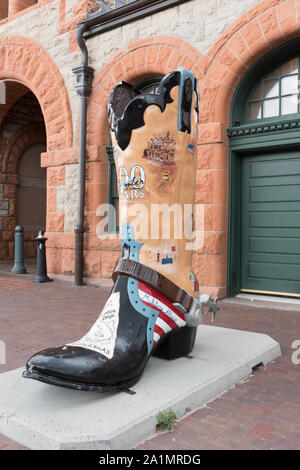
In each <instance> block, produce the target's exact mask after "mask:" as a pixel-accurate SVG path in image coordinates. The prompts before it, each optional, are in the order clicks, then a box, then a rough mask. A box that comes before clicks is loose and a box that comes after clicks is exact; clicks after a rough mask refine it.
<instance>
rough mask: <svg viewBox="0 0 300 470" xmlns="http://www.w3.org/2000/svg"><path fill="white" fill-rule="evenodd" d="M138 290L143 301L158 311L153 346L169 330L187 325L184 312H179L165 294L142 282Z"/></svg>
mask: <svg viewBox="0 0 300 470" xmlns="http://www.w3.org/2000/svg"><path fill="white" fill-rule="evenodd" d="M138 291H139V297H140V299H141V300H142V302H143V303H144V304H145V305H147V307H151V308H152V309H154V310H156V311H157V312H158V316H157V319H156V323H155V327H154V336H153V346H155V344H156V343H157V341H159V340H160V339H161V338H162V337H163V336H164V335H165V334H166V333H169V331H171V330H175V329H176V328H180V327H183V326H185V325H186V321H185V317H184V314H183V313H181V312H179V310H177V309H176V308H175V307H174V305H173V304H172V302H171V301H170V300H168V299H167V298H166V297H165V296H164V295H162V294H160V293H159V292H157V291H156V290H155V289H152V288H151V287H149V286H147V285H146V284H144V283H142V282H139V284H138Z"/></svg>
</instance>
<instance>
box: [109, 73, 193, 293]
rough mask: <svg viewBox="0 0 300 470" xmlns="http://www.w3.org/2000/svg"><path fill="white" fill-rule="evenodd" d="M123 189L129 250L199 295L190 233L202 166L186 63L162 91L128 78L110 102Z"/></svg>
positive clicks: (123, 224) (121, 208) (124, 230)
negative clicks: (146, 90) (140, 87)
mask: <svg viewBox="0 0 300 470" xmlns="http://www.w3.org/2000/svg"><path fill="white" fill-rule="evenodd" d="M109 115H110V122H111V128H112V132H111V136H112V143H113V148H114V158H115V164H116V170H117V178H118V189H119V217H120V226H121V227H122V250H123V253H122V256H123V257H129V258H130V259H133V260H135V261H140V262H141V263H142V264H144V265H146V266H149V267H150V268H152V269H154V270H156V271H158V272H159V273H161V274H163V275H164V276H166V277H167V278H169V279H170V280H171V281H172V282H174V283H176V284H177V285H178V286H179V287H181V288H183V289H184V290H186V291H187V292H188V293H190V294H191V295H193V296H196V295H197V292H196V290H195V278H194V274H193V272H192V250H191V249H189V248H190V245H191V240H190V237H191V235H192V233H191V232H192V227H193V207H194V202H195V179H196V168H197V122H198V92H197V83H196V80H195V78H194V76H193V74H192V73H191V72H188V71H186V70H184V69H180V70H178V71H176V72H171V73H170V74H168V75H167V76H166V77H164V79H163V80H162V81H161V83H160V86H159V89H158V92H157V94H155V95H150V94H145V95H137V93H136V91H135V90H134V88H133V87H131V86H130V85H128V84H124V83H121V84H120V85H118V86H117V87H116V88H115V89H114V90H113V92H112V94H111V97H110V103H109Z"/></svg>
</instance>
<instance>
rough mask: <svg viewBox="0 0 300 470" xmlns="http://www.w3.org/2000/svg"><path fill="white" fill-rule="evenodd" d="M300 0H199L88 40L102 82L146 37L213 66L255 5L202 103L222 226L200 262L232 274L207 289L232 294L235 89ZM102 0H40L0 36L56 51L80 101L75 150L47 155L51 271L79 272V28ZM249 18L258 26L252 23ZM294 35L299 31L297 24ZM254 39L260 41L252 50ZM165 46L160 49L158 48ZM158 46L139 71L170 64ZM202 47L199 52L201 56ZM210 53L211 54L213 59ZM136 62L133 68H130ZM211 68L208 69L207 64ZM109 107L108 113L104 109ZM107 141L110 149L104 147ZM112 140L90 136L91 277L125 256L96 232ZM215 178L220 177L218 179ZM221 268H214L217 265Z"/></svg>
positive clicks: (204, 177)
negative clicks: (229, 123)
mask: <svg viewBox="0 0 300 470" xmlns="http://www.w3.org/2000/svg"><path fill="white" fill-rule="evenodd" d="M279 3H280V4H281V5H282V7H281V8H280V11H279V9H278V10H276V12H274V11H273V10H271V11H270V12H266V14H264V15H263V14H262V16H261V22H260V23H259V24H258V22H257V20H256V19H255V17H256V16H257V15H258V14H260V13H262V12H263V9H259V4H264V5H265V7H264V8H265V9H271V7H272V6H273V5H277V4H279ZM296 3H297V4H298V0H296V2H295V1H294V0H281V1H280V0H264V1H262V2H260V1H259V0H243V1H241V0H192V1H189V2H186V3H183V4H181V5H179V6H177V7H173V8H169V9H168V10H165V11H162V12H160V13H157V14H155V15H152V16H149V17H146V18H144V19H141V20H139V21H137V22H134V23H130V24H128V25H124V26H122V27H120V28H119V29H115V30H113V31H108V32H106V33H104V34H103V35H102V36H101V37H99V36H95V37H93V38H91V39H89V40H88V49H89V55H90V65H92V66H93V67H94V69H95V76H96V77H97V76H98V75H101V73H102V68H103V67H104V66H106V64H108V63H110V64H111V63H113V61H114V60H115V61H116V62H117V60H116V59H115V55H116V54H117V53H118V52H119V51H120V49H122V48H125V47H127V46H128V50H129V49H130V46H129V45H130V44H132V43H136V42H137V41H140V43H139V44H141V43H142V42H141V41H143V40H147V38H149V37H155V36H169V37H171V43H172V44H171V46H172V47H170V49H168V52H169V53H173V58H174V57H177V56H176V54H180V47H181V46H183V47H185V46H184V43H183V42H182V41H184V42H185V44H190V45H191V46H193V47H194V48H195V50H196V52H195V51H194V56H197V60H199V57H201V55H202V56H205V55H206V57H203V59H204V60H207V62H209V61H211V60H212V57H213V56H214V53H216V51H217V50H218V48H215V52H213V51H212V49H211V48H212V46H213V45H214V44H216V42H217V43H218V41H219V38H220V35H221V34H222V33H223V32H224V31H225V30H226V28H227V27H231V25H232V24H233V23H234V22H235V20H237V19H238V18H239V17H240V15H242V14H243V13H245V12H247V11H248V10H249V9H250V8H251V7H253V10H252V12H251V13H250V15H249V16H246V15H243V17H242V20H241V22H240V26H239V27H235V28H236V29H234V30H233V31H230V32H229V33H228V38H231V35H233V34H234V33H235V32H236V31H237V30H238V29H239V28H240V27H242V26H244V25H245V30H244V36H243V38H242V37H241V36H240V35H239V33H237V34H236V35H235V38H234V41H231V42H232V47H231V49H229V50H227V49H226V48H225V51H224V53H223V55H220V57H218V58H217V60H216V61H215V62H214V63H213V64H212V66H211V67H210V69H209V71H208V72H207V74H206V77H205V80H206V81H205V86H204V87H203V90H204V91H203V96H202V103H204V104H201V106H202V108H201V113H202V116H201V118H202V121H201V126H200V128H199V130H200V137H199V142H200V143H201V145H202V146H203V147H202V149H201V150H202V151H203V154H202V155H203V159H202V160H201V162H200V163H201V165H202V167H201V169H200V170H199V174H198V175H197V181H198V187H199V189H200V188H201V194H200V191H199V194H198V198H197V200H198V201H199V202H204V203H205V201H206V203H207V201H208V200H209V204H211V208H210V212H209V214H208V217H209V216H210V214H212V213H214V214H215V215H214V216H213V219H214V220H213V222H214V225H213V224H212V225H210V222H209V220H208V225H207V227H209V228H208V229H207V242H206V245H205V247H204V252H203V253H201V254H199V257H200V256H201V258H199V262H198V258H197V257H196V258H197V263H198V264H199V266H200V265H201V266H203V267H204V268H201V269H202V270H203V269H204V271H206V273H205V272H204V271H203V278H204V276H205V275H206V278H207V279H208V277H209V276H208V274H207V272H208V271H210V272H212V271H213V270H214V271H216V272H217V273H220V272H222V276H221V275H220V276H219V277H218V278H217V277H213V275H211V277H210V278H209V284H207V286H218V287H216V291H215V292H216V293H218V289H219V292H221V293H223V294H224V285H225V283H226V230H227V225H226V224H227V216H226V194H227V193H226V191H227V190H226V185H227V181H226V179H227V178H228V173H227V169H226V166H225V164H224V162H226V156H227V155H228V149H227V145H226V144H227V140H226V137H224V136H225V132H224V126H225V123H226V119H225V118H224V113H223V112H222V108H223V107H224V109H225V107H226V106H227V104H228V102H229V101H230V99H231V96H232V95H230V93H229V91H228V90H229V89H230V90H231V91H232V90H234V87H235V86H236V85H237V83H238V80H239V79H240V77H241V76H242V74H243V73H244V72H245V70H246V69H247V67H246V66H245V65H244V64H245V63H249V64H251V63H252V62H253V60H254V58H255V54H256V51H258V53H259V54H261V53H262V50H263V48H264V53H265V52H266V51H267V50H269V47H272V45H273V42H272V38H271V36H272V34H274V38H275V39H276V40H277V38H278V37H280V38H281V39H282V38H283V37H284V34H285V30H288V28H289V24H292V23H293V20H292V19H291V18H297V15H296V14H295V6H294V5H296ZM95 4H96V0H40V1H39V4H38V5H35V6H32V7H30V8H29V9H27V10H24V11H23V12H20V13H18V14H16V15H15V17H14V18H13V19H12V20H7V21H6V20H3V21H0V38H1V37H11V36H15V35H18V36H23V37H25V38H28V39H31V40H32V41H34V42H36V43H37V44H38V45H40V46H41V47H42V48H43V49H44V50H45V51H46V52H47V53H48V54H49V57H50V59H51V61H53V63H54V64H56V66H57V67H58V69H59V71H60V74H61V75H62V78H63V81H64V83H65V85H66V88H67V91H68V95H69V99H70V103H71V111H72V118H71V116H70V119H72V126H73V148H70V145H69V144H68V145H66V148H63V144H64V143H63V142H61V143H60V148H59V149H56V148H54V147H53V148H52V147H51V151H50V152H48V153H47V154H45V155H44V157H43V159H42V164H43V166H47V167H49V168H48V169H47V175H48V176H47V180H48V195H47V198H48V200H47V207H48V209H47V210H48V217H47V232H49V234H50V235H51V236H49V240H48V247H49V249H48V255H49V263H48V266H49V272H58V273H62V272H63V273H71V272H72V270H73V264H74V263H73V261H74V259H73V258H74V254H73V248H74V236H73V227H74V225H75V223H76V207H77V197H76V187H75V184H74V182H75V180H76V172H77V170H78V168H77V165H76V162H77V146H78V118H79V97H78V96H77V94H76V92H75V90H74V75H73V73H72V67H73V66H74V65H78V64H80V62H81V56H80V52H79V50H78V47H77V45H76V41H75V33H76V23H77V21H78V20H79V19H82V18H83V16H84V12H85V11H86V10H87V9H90V8H93V7H94V6H95ZM256 6H258V8H257V9H256V8H254V7H256ZM293 9H294V10H293ZM292 10H293V12H292ZM297 11H298V10H297ZM291 12H292V13H291ZM289 15H290V16H289ZM278 17H280V20H278ZM276 18H277V19H276ZM252 20H253V21H252ZM279 21H280V26H279ZM295 21H297V19H296V20H295ZM247 22H248V23H250V24H248V25H247V24H246V23H247ZM276 28H277V29H276ZM294 30H296V27H295V28H294ZM298 31H299V30H298V29H297V32H298ZM280 35H281V36H280ZM269 37H270V38H271V39H270V45H269V44H268V43H267V42H266V41H267V40H266V38H267V39H268V38H269ZM289 37H291V36H288V34H287V36H286V38H289ZM176 38H177V39H176ZM248 39H249V44H250V45H248V44H246V43H247V41H248ZM176 40H177V41H178V44H177V45H176V47H177V49H176V47H175V44H176ZM274 43H275V42H274ZM257 45H259V47H260V49H259V47H258V46H257ZM173 46H174V47H173ZM221 46H222V44H221V45H220V47H221ZM138 47H141V46H138ZM186 47H187V46H186ZM159 48H160V46H158V48H157V49H159ZM154 49H155V48H154ZM154 49H151V48H150V47H149V48H148V49H147V51H146V53H145V54H146V55H145V54H144V51H143V54H144V55H142V54H141V55H139V54H138V52H135V51H134V53H133V54H136V56H135V57H136V63H135V66H134V67H135V70H136V71H137V69H138V68H139V70H142V69H143V62H145V61H147V62H150V59H151V57H150V56H151V54H152V52H153V57H155V60H156V58H157V60H161V61H163V60H165V61H167V60H168V58H169V56H168V57H164V56H163V54H160V52H161V51H160V52H159V53H158V50H154ZM197 51H198V53H199V54H197ZM208 52H209V54H210V55H209V54H208V55H207V53H208ZM0 57H1V51H0ZM237 57H239V59H237ZM128 60H129V58H128ZM195 60H196V59H195ZM138 61H140V62H138ZM170 63H171V61H170ZM172 64H174V67H175V68H176V66H177V64H176V61H174V60H173V62H172ZM127 65H128V66H129V65H130V64H129V62H128V64H127ZM160 65H161V64H160ZM122 67H123V66H122V64H121V65H120V64H119V70H118V71H116V73H115V75H113V77H110V82H109V87H113V86H114V84H115V83H116V82H117V81H118V80H120V78H122ZM195 67H196V65H195ZM233 67H235V69H234V68H233ZM162 69H163V67H162ZM242 69H243V70H242ZM120 70H121V74H120ZM147 70H148V71H149V70H150V68H148V69H147V67H146V66H145V67H144V72H145V73H146V72H147ZM205 71H207V68H206V69H205ZM0 72H1V62H0ZM137 75H138V74H137ZM130 76H131V78H132V80H134V79H135V76H134V72H133V71H131V72H130ZM136 79H137V77H136ZM99 81H100V79H99ZM107 84H108V82H107V83H106V84H105V83H104V82H101V84H100V85H99V89H100V91H101V88H102V92H99V95H98V101H95V102H90V105H89V109H90V111H89V113H90V117H91V120H93V116H94V115H95V116H96V115H97V119H99V116H101V120H102V121H104V120H106V111H105V101H106V100H107V96H108V95H107V94H108V92H109V90H108V89H106V87H107ZM95 86H96V83H95ZM221 93H223V98H222V99H223V101H222V99H221V98H220V100H219V101H218V103H220V105H219V109H218V110H215V109H214V108H213V105H214V103H215V102H217V100H216V97H217V95H218V94H221ZM218 96H219V95H218ZM225 105H226V106H225ZM100 107H101V112H100V111H99V109H100ZM227 111H228V110H227V108H226V112H227ZM50 114H51V113H50ZM95 119H96V118H95ZM49 128H50V129H52V130H53V128H54V129H57V130H59V126H58V125H57V124H56V122H54V123H53V122H50V125H49ZM100 140H101V146H100V145H97V144H98V141H100ZM107 143H108V139H107V134H105V135H102V136H101V139H100V138H99V136H98V128H97V127H95V129H94V133H91V134H89V136H88V146H89V155H88V163H87V183H88V184H87V203H86V226H87V228H88V232H89V234H88V236H86V240H85V249H86V252H85V260H86V273H87V274H89V275H92V276H94V277H101V276H107V277H108V276H109V275H110V271H111V268H112V262H113V261H114V258H113V254H114V250H115V251H116V252H117V251H118V249H119V244H118V243H117V242H116V243H114V242H110V246H109V247H108V246H107V244H106V245H105V244H104V243H102V242H101V241H99V240H98V239H97V237H96V235H95V227H96V224H97V222H98V221H99V218H97V216H96V211H95V207H96V205H97V202H99V201H101V202H103V201H105V200H107V157H106V153H105V145H106V144H107ZM217 149H218V150H217ZM219 160H222V163H220V165H222V166H221V168H218V170H220V171H218V172H217V171H211V170H212V169H214V170H215V168H216V167H215V166H212V165H218V162H219ZM212 178H215V179H214V180H213V181H212ZM0 182H1V181H0ZM211 187H214V188H219V187H221V188H222V195H220V194H219V193H220V191H219V192H218V191H215V192H214V194H213V195H212V191H211ZM223 193H224V194H223ZM0 197H1V196H0ZM214 206H215V207H214ZM3 210H4V209H3ZM214 211H215V212H214ZM212 227H213V228H212ZM220 227H221V228H220ZM217 245H218V246H217ZM212 253H214V256H211V255H212ZM208 255H209V256H208ZM197 256H198V255H197ZM212 265H214V267H213V268H212ZM224 273H225V274H224Z"/></svg>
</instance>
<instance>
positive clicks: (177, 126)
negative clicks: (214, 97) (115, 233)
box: [23, 69, 217, 391]
mask: <svg viewBox="0 0 300 470" xmlns="http://www.w3.org/2000/svg"><path fill="white" fill-rule="evenodd" d="M108 111H109V118H110V124H111V131H112V133H111V134H112V142H113V147H114V157H115V163H116V169H117V175H118V182H119V196H120V199H119V215H120V221H121V227H122V254H121V258H120V260H119V261H118V263H117V265H116V268H115V270H114V273H113V276H112V277H113V280H114V287H113V289H112V291H111V294H110V297H109V299H108V301H107V303H106V304H105V306H104V308H103V310H102V312H101V314H100V316H99V318H98V320H97V321H96V322H95V324H94V325H93V326H92V328H91V329H90V331H89V332H88V333H87V334H86V335H85V336H84V337H83V338H82V339H80V340H79V341H76V342H74V343H71V344H67V345H64V346H61V347H59V348H51V349H46V350H44V351H41V352H40V353H38V354H36V355H35V356H33V357H32V358H31V359H30V360H29V361H28V363H27V370H26V371H25V372H24V374H23V375H24V377H29V378H33V379H36V380H39V381H41V382H46V383H50V384H53V385H59V386H63V387H68V388H74V389H79V390H97V391H117V390H123V389H127V388H129V387H131V386H132V385H133V384H135V383H136V382H137V381H138V380H139V378H140V377H141V375H142V373H143V371H144V368H145V366H146V364H147V361H148V359H149V358H150V357H151V355H155V356H159V357H162V358H166V359H175V358H178V357H181V356H185V355H187V354H189V353H190V352H191V350H192V349H193V346H194V342H195V338H196V331H197V326H198V325H199V324H200V323H201V321H202V310H203V307H207V308H208V310H210V311H213V312H215V310H216V309H217V305H216V302H213V301H212V300H211V299H210V298H209V297H205V298H203V297H202V298H201V297H200V296H199V292H198V286H197V281H196V278H195V275H194V273H193V271H192V268H191V267H192V249H193V245H191V240H190V236H189V234H188V235H187V232H189V230H186V228H187V227H191V226H192V217H193V210H192V209H193V205H194V200H195V175H196V165H197V162H196V158H197V157H196V145H197V120H198V92H197V83H196V80H195V78H194V76H193V74H192V73H191V72H189V71H187V70H184V69H179V70H178V71H175V72H172V73H170V74H168V75H167V76H166V77H164V78H163V80H162V81H161V83H160V86H159V89H158V91H157V93H156V94H154V95H152V94H139V93H138V92H137V91H136V90H135V89H134V88H133V87H132V86H130V85H128V84H126V83H121V84H119V85H118V86H117V87H116V88H115V89H114V90H113V92H112V93H111V97H110V102H109V104H108ZM170 214H171V215H170Z"/></svg>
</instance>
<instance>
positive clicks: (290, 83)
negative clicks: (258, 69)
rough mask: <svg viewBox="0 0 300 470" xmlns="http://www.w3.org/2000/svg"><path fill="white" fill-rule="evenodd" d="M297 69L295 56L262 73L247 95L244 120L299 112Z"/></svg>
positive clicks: (297, 61)
mask: <svg viewBox="0 0 300 470" xmlns="http://www.w3.org/2000/svg"><path fill="white" fill-rule="evenodd" d="M299 70H300V68H299V58H298V57H295V58H293V59H291V60H289V61H287V62H284V63H283V64H281V65H279V67H276V68H275V69H273V70H272V71H271V72H269V73H267V74H266V75H264V76H263V78H261V79H260V80H259V82H258V83H257V84H256V86H255V87H254V89H253V90H252V91H251V93H250V95H249V97H248V100H247V105H246V110H245V121H253V120H257V119H268V118H274V117H280V116H287V115H290V114H296V113H299V111H300V109H299V99H298V94H299V90H298V87H299Z"/></svg>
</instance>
